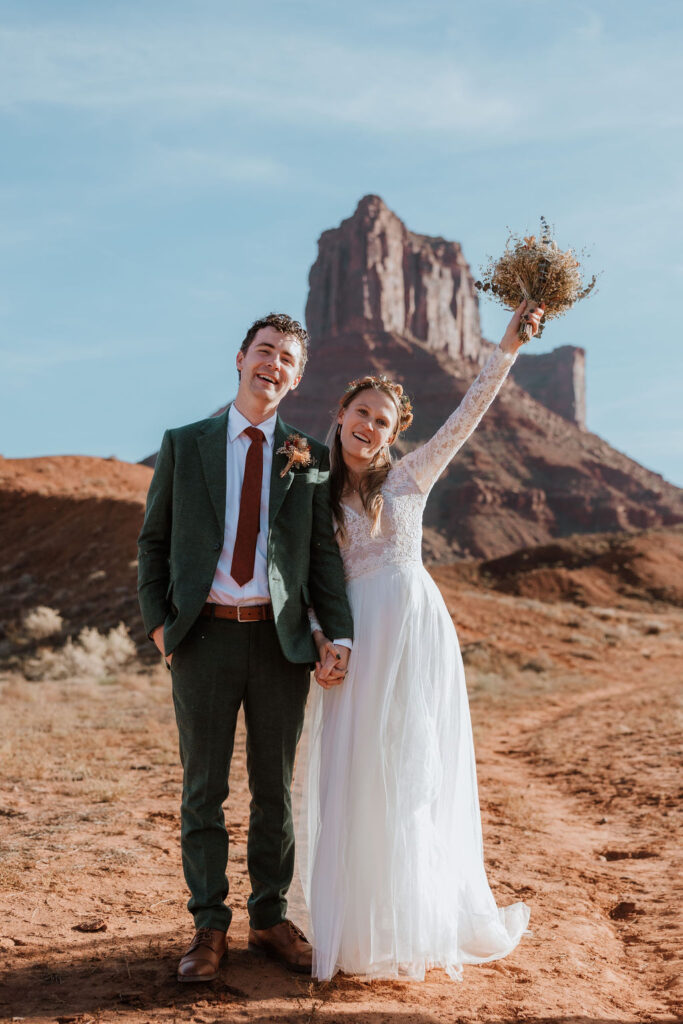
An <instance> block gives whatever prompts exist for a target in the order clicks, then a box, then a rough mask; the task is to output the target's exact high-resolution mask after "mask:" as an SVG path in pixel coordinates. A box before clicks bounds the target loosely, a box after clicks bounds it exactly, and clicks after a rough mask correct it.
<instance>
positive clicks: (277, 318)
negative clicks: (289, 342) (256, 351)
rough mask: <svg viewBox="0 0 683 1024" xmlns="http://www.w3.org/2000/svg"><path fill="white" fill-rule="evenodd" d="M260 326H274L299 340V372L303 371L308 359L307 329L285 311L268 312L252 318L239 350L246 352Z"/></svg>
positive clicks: (282, 332) (281, 332)
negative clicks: (257, 317)
mask: <svg viewBox="0 0 683 1024" xmlns="http://www.w3.org/2000/svg"><path fill="white" fill-rule="evenodd" d="M262 327H274V328H275V330H276V331H279V332H280V334H291V335H292V336H293V337H294V338H296V340H297V341H298V342H299V348H300V349H301V356H300V359H299V372H300V373H303V372H304V366H305V365H306V360H307V359H308V331H307V330H306V328H305V327H302V325H301V324H300V323H299V321H298V320H293V319H292V317H291V316H287V314H286V313H269V314H268V316H263V317H261V319H260V320H254V322H253V324H252V325H251V327H250V328H249V330H248V331H247V333H246V336H245V338H244V341H243V342H242V344H241V345H240V352H246V351H247V349H248V348H249V346H250V345H251V343H252V341H253V340H254V338H255V337H256V334H257V332H258V331H260V330H261V328H262Z"/></svg>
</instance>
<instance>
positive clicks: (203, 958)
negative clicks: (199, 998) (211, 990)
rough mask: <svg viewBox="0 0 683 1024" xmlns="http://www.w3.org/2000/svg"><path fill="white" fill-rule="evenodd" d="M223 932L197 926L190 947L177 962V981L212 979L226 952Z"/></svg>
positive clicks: (225, 940) (215, 975)
mask: <svg viewBox="0 0 683 1024" xmlns="http://www.w3.org/2000/svg"><path fill="white" fill-rule="evenodd" d="M227 945H228V944H227V939H226V935H225V932H222V931H219V929H218V928H198V929H197V931H196V932H195V935H194V938H193V940H192V942H191V943H190V948H189V949H188V950H187V952H186V953H184V954H183V957H182V959H181V961H180V963H179V964H178V981H213V980H214V978H217V977H218V966H219V964H220V962H221V960H222V959H223V956H224V955H225V953H226V952H227Z"/></svg>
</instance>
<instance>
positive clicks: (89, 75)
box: [0, 9, 681, 139]
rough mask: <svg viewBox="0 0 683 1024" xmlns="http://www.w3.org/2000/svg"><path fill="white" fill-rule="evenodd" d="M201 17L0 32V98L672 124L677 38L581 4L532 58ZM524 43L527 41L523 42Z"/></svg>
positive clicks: (386, 117) (337, 120)
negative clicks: (623, 24) (620, 34)
mask: <svg viewBox="0 0 683 1024" xmlns="http://www.w3.org/2000/svg"><path fill="white" fill-rule="evenodd" d="M212 29H213V31H212V30H209V29H207V26H206V25H196V26H184V27H183V29H182V30H181V29H180V28H179V26H178V25H177V24H174V23H170V24H169V25H167V26H164V25H162V26H159V25H158V24H157V23H155V24H154V26H153V28H152V27H151V26H149V24H145V23H143V24H136V25H135V26H132V25H131V27H130V28H129V29H128V30H126V29H122V28H121V27H118V28H116V29H113V28H107V29H106V30H103V29H102V28H101V27H100V28H97V29H96V28H92V27H88V26H82V25H72V26H70V27H69V28H65V27H62V26H59V27H57V26H55V27H50V26H49V25H44V26H43V27H42V28H36V27H35V26H32V27H31V28H30V29H28V28H21V27H19V28H4V29H2V30H0V68H2V69H3V70H2V72H0V75H1V78H0V109H4V110H5V111H6V112H8V113H11V112H12V111H14V110H17V109H20V108H23V107H25V106H26V105H47V106H53V107H65V108H72V109H77V110H81V111H91V112H92V113H93V114H96V113H97V114H100V115H101V114H104V115H111V116H117V115H122V114H124V113H125V114H126V116H129V115H131V114H132V116H134V117H135V116H137V115H140V114H143V113H144V112H145V111H150V112H153V113H154V115H155V117H157V118H158V117H165V118H168V119H171V120H181V119H184V118H191V119H197V118H201V117H202V116H206V115H215V114H217V113H220V112H221V111H224V112H234V113H236V114H238V115H241V116H249V117H252V118H255V119H258V120H261V121H281V122H284V123H288V124H315V125H317V126H323V127H324V126H338V127H343V126H347V127H351V128H356V129H361V130H368V131H372V132H375V133H381V134H387V133H399V132H400V133H406V132H411V131H412V132H415V133H417V134H418V135H424V134H425V133H439V132H452V133H457V132H462V133H464V134H465V135H467V136H470V137H472V138H475V139H476V138H492V139H495V138H499V137H504V138H509V137H511V136H514V135H515V134H517V133H520V132H522V133H523V136H522V137H524V138H541V137H546V138H548V137H550V136H553V135H555V136H556V135H557V134H558V133H564V134H565V135H566V134H567V133H569V132H571V131H573V132H581V131H584V132H590V131H606V132H609V131H614V130H615V129H617V128H619V127H620V126H622V127H623V126H624V125H626V124H630V125H648V126H650V127H652V126H653V125H654V126H657V125H660V126H667V125H668V126H673V125H675V124H680V121H681V114H680V109H679V106H678V105H677V104H674V103H673V102H672V101H670V100H669V99H668V98H667V93H666V92H665V93H662V89H661V82H662V80H663V78H667V79H668V82H669V85H670V86H672V85H673V83H674V82H675V81H676V80H677V77H678V75H679V74H680V70H679V58H678V54H677V50H676V47H675V46H674V45H673V41H672V40H670V39H667V38H666V37H661V38H659V39H658V41H657V46H656V47H653V46H652V45H649V46H648V47H647V48H646V49H645V50H643V49H641V48H639V47H638V45H637V44H638V40H630V41H628V42H618V41H615V40H614V39H610V40H609V44H608V43H607V42H606V40H605V31H604V26H603V23H602V20H601V17H600V15H599V14H598V13H596V12H594V11H592V10H591V9H586V10H585V12H584V17H583V19H582V20H577V22H576V24H575V25H574V27H573V29H572V31H560V32H556V33H555V35H554V36H553V35H549V36H547V37H544V38H542V39H541V41H540V44H539V45H535V44H533V40H529V46H530V53H529V56H528V57H525V55H524V54H523V53H522V54H520V53H518V52H515V50H514V48H513V49H511V51H510V52H509V53H507V54H503V55H501V54H500V52H499V51H496V52H493V51H490V52H489V51H487V49H486V46H485V41H483V40H474V41H473V44H472V45H469V46H468V45H465V43H464V41H462V40H461V41H458V40H455V41H452V42H444V43H442V44H441V45H439V46H438V47H436V48H435V47H429V46H426V45H425V44H424V43H423V44H422V45H420V43H419V41H417V42H416V44H415V45H414V46H412V47H410V48H408V47H407V46H406V44H405V41H403V42H402V43H399V42H392V41H391V40H390V39H383V38H382V36H381V34H380V35H378V36H372V37H370V38H369V39H364V40H362V42H358V41H357V40H354V41H351V40H348V39H347V40H343V39H342V40H340V39H336V38H335V36H334V35H333V34H332V33H326V34H322V33H316V32H315V31H312V30H309V31H308V32H302V31H301V29H300V27H299V28H298V30H297V31H296V32H293V31H289V32H287V31H277V32H275V31H272V30H271V31H270V32H269V31H268V30H267V29H265V30H264V29H263V27H262V26H259V27H258V36H257V38H258V47H257V48H255V46H254V39H255V33H256V27H255V26H249V27H247V28H245V27H244V26H239V27H230V26H229V25H228V24H226V22H225V21H223V22H222V23H221V22H220V20H219V21H218V23H217V24H216V25H214V26H212ZM532 44H533V45H532Z"/></svg>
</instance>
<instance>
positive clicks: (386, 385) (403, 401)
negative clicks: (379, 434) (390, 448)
mask: <svg viewBox="0 0 683 1024" xmlns="http://www.w3.org/2000/svg"><path fill="white" fill-rule="evenodd" d="M368 388H372V389H373V390H374V391H383V392H384V393H385V394H388V395H391V397H392V398H393V400H394V402H395V403H396V410H397V412H398V428H397V433H399V434H401V433H403V431H404V430H407V429H408V427H409V426H410V424H411V423H412V422H413V406H412V403H411V401H410V399H409V398H408V396H407V394H406V393H405V391H404V390H403V387H402V385H401V384H396V382H395V381H393V380H389V378H388V377H386V376H385V375H384V374H381V376H379V377H373V376H372V375H371V374H367V375H366V376H365V377H357V378H356V380H352V381H349V383H348V384H347V385H346V389H345V391H344V397H343V399H342V401H341V403H340V404H342V405H348V404H349V401H350V400H351V398H353V397H354V396H355V395H357V394H358V393H359V392H360V391H365V390H367V389H368Z"/></svg>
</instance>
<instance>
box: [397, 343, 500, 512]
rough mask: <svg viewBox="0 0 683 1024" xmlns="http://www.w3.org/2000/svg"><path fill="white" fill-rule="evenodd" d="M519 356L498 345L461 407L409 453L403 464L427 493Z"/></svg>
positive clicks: (423, 491) (494, 395) (485, 408)
mask: <svg viewBox="0 0 683 1024" xmlns="http://www.w3.org/2000/svg"><path fill="white" fill-rule="evenodd" d="M515 358H516V356H515V355H511V354H510V353H508V352H503V351H502V349H500V348H495V349H494V350H493V352H492V353H491V355H490V356H489V358H488V359H487V360H486V363H485V364H484V367H483V369H482V371H481V373H480V374H479V376H478V377H477V379H476V380H474V381H473V382H472V384H471V385H470V387H469V389H468V391H467V394H466V395H465V397H464V398H463V400H462V402H461V403H460V405H459V406H458V408H457V409H456V410H455V412H453V413H452V414H451V415H450V416H449V417H448V419H447V420H446V422H445V423H444V425H443V426H442V427H441V428H440V429H439V430H437V432H436V434H434V437H432V438H431V439H430V440H429V441H427V442H426V444H423V445H421V446H420V447H419V448H416V449H415V451H413V452H410V453H409V454H408V455H405V456H404V457H403V458H402V459H401V461H400V463H399V465H400V466H401V467H402V468H404V469H407V470H408V472H409V473H410V475H411V476H412V477H413V479H414V480H415V483H416V484H417V486H418V487H419V488H420V490H421V491H422V493H423V494H426V493H427V492H428V491H429V490H430V488H431V487H432V486H433V484H434V483H435V482H436V481H437V480H438V479H439V477H440V476H441V474H442V473H443V471H444V469H445V468H446V466H447V465H448V463H449V462H450V461H451V459H452V458H453V456H454V455H455V453H456V452H457V451H458V450H459V449H460V448H461V447H462V445H463V444H464V443H465V441H466V440H467V438H468V437H469V436H470V434H471V433H472V432H473V431H474V429H475V428H476V426H477V425H478V423H479V421H480V420H481V418H482V416H483V415H484V413H485V412H486V410H487V409H488V407H489V406H490V405H491V402H492V401H493V399H494V398H495V397H496V395H497V394H498V392H499V390H500V388H501V385H502V384H503V381H504V380H505V378H506V377H507V375H508V373H509V372H510V368H511V366H512V364H513V363H514V361H515Z"/></svg>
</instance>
